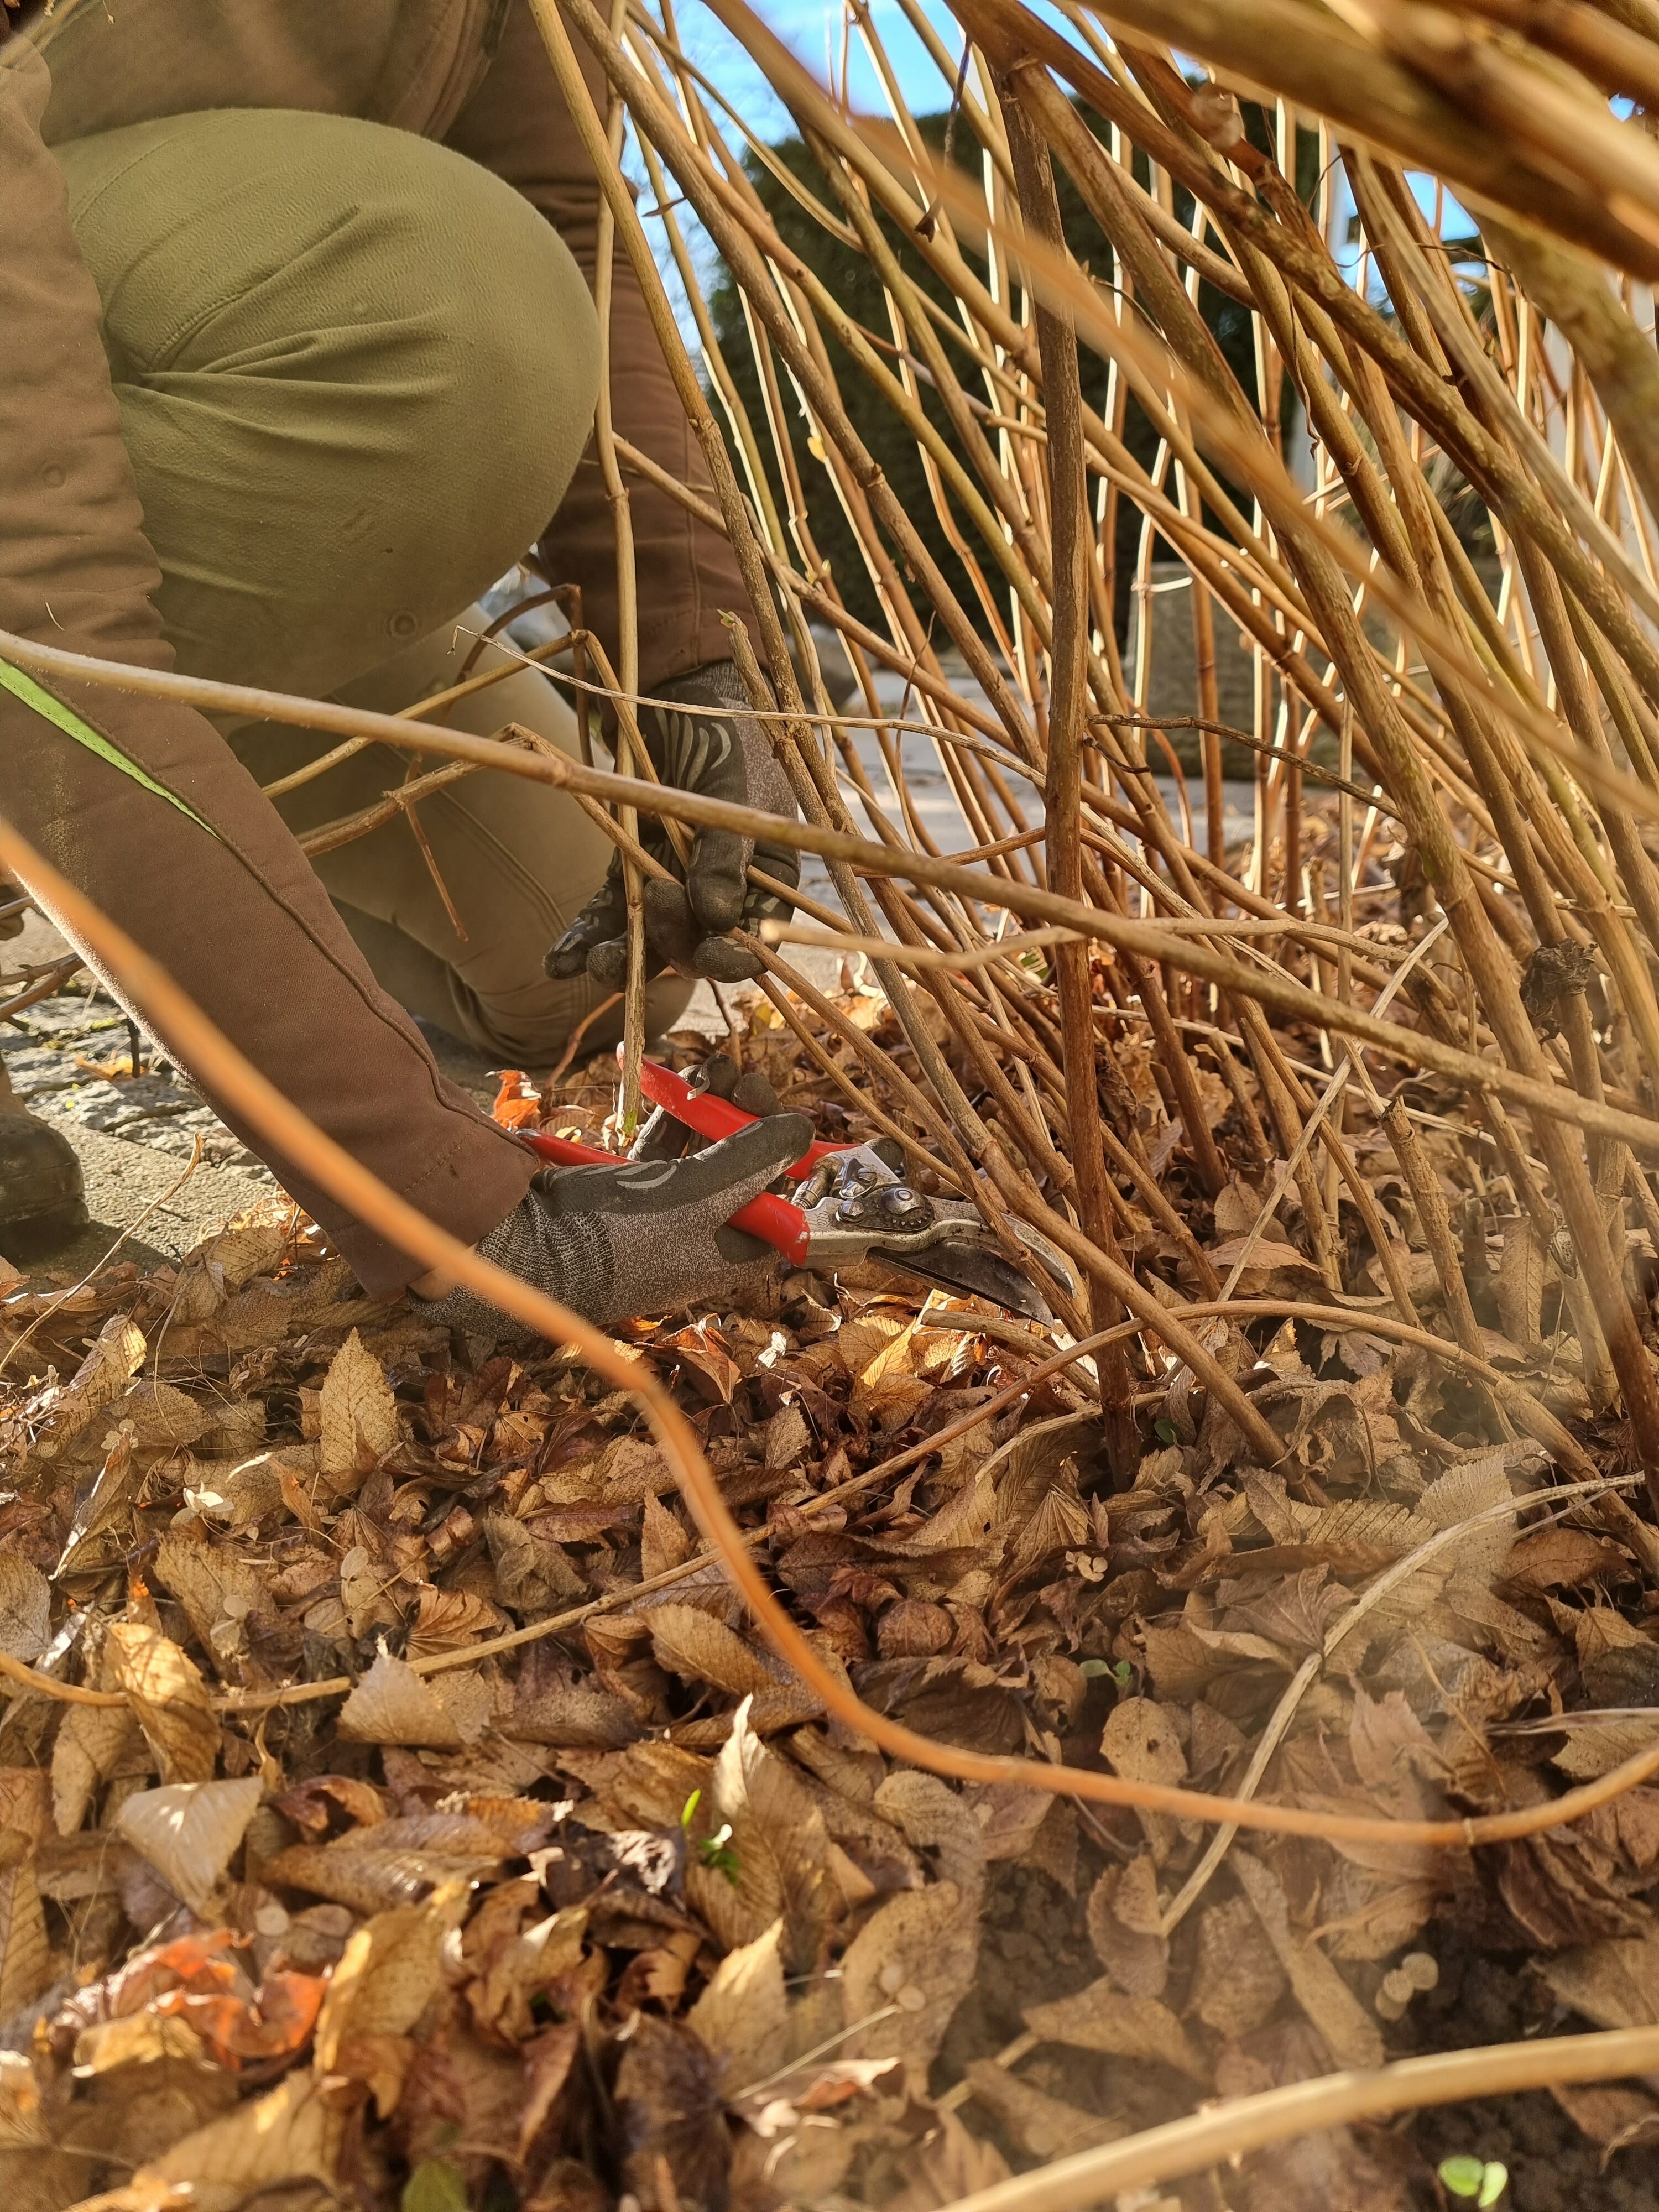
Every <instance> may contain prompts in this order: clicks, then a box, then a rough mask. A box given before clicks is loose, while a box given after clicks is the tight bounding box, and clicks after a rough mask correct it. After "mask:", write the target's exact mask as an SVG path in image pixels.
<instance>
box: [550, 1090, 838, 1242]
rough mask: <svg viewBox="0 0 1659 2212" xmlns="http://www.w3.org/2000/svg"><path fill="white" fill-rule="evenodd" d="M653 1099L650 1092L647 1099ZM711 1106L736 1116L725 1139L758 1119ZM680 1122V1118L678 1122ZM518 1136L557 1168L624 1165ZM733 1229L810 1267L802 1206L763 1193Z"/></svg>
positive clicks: (567, 1144)
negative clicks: (757, 1239) (757, 1238)
mask: <svg viewBox="0 0 1659 2212" xmlns="http://www.w3.org/2000/svg"><path fill="white" fill-rule="evenodd" d="M650 1065H651V1063H650V1061H649V1060H647V1062H646V1066H647V1067H648V1066H650ZM659 1073H661V1074H664V1075H667V1074H668V1070H667V1069H666V1068H663V1069H660V1070H659ZM671 1081H673V1082H676V1083H678V1081H679V1078H678V1076H673V1077H671ZM649 1095H650V1093H649V1090H648V1088H647V1097H649ZM691 1095H692V1097H694V1098H695V1097H697V1096H698V1094H697V1093H696V1092H695V1091H694V1092H692V1094H691ZM658 1103H661V1102H660V1101H659V1102H658ZM708 1103H710V1104H711V1105H715V1106H720V1107H722V1108H724V1109H725V1110H726V1112H727V1113H729V1114H732V1115H735V1116H736V1121H735V1126H734V1127H733V1128H732V1129H726V1130H722V1131H721V1132H720V1134H721V1135H722V1136H732V1135H734V1134H735V1133H736V1131H737V1130H738V1129H741V1128H744V1127H746V1126H747V1124H748V1123H749V1122H750V1121H752V1120H753V1119H754V1116H753V1115H751V1114H745V1113H744V1112H742V1111H741V1109H738V1107H735V1106H727V1105H726V1101H725V1100H724V1099H723V1098H715V1099H711V1100H710V1101H709V1102H708ZM669 1110H670V1112H673V1110H674V1109H672V1108H670V1109H669ZM678 1118H679V1116H678V1115H676V1119H677V1120H678ZM692 1126H694V1127H695V1126H696V1125H695V1124H693V1125H692ZM698 1134H699V1135H700V1136H709V1135H712V1134H713V1132H712V1131H710V1130H708V1129H699V1130H698ZM518 1136H519V1142H520V1144H521V1145H527V1146H529V1147H530V1150H531V1151H532V1152H535V1153H536V1154H538V1157H539V1158H542V1159H544V1160H550V1161H552V1162H553V1164H554V1165H555V1166H556V1167H562V1168H614V1167H617V1166H620V1165H621V1162H620V1161H619V1160H618V1158H617V1155H616V1153H615V1152H599V1150H598V1149H597V1148H596V1147H595V1146H592V1145H579V1144H578V1143H577V1142H576V1140H575V1139H574V1137H550V1136H549V1135H548V1134H547V1133H546V1132H545V1131H544V1130H541V1129H520V1131H519V1133H518ZM823 1149H824V1150H826V1151H829V1152H834V1151H835V1150H836V1146H833V1145H831V1146H825V1147H823ZM790 1172H791V1173H792V1174H797V1173H798V1174H804V1173H805V1169H792V1170H790ZM732 1228H733V1229H741V1230H743V1231H745V1232H746V1234H747V1235H749V1236H750V1237H759V1238H760V1240H761V1242H762V1243H763V1244H769V1245H770V1246H771V1247H772V1249H773V1250H774V1251H775V1252H781V1253H782V1255H783V1256H784V1258H785V1259H786V1260H787V1261H789V1263H790V1265H791V1266H792V1267H805V1265H806V1252H807V1246H808V1244H809V1243H810V1242H811V1238H810V1235H809V1232H808V1230H807V1226H806V1216H805V1214H804V1213H803V1212H801V1210H800V1208H799V1206H791V1205H790V1203H789V1201H788V1200H787V1198H778V1197H775V1195H774V1194H773V1193H772V1192H770V1191H769V1190H763V1192H762V1193H761V1194H760V1196H759V1197H758V1198H751V1199H750V1201H749V1203H748V1205H747V1206H739V1207H738V1210H737V1212H735V1213H734V1214H733V1215H732Z"/></svg>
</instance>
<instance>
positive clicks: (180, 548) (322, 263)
mask: <svg viewBox="0 0 1659 2212" xmlns="http://www.w3.org/2000/svg"><path fill="white" fill-rule="evenodd" d="M55 152H56V155H57V158H58V161H59V163H60V165H61V167H62V168H63V170H64V173H65V175H66V177H67V179H68V183H69V189H70V219H71V222H72V223H73V226H74V230H75V234H76V242H77V244H78V245H79V246H80V249H81V252H82V256H83V258H84V259H85V261H86V264H87V266H88V269H89V270H90V272H91V274H92V276H93V278H94V283H96V285H97V288H98V291H99V295H100V300H101V301H102V306H103V313H104V342H105V349H106V353H107V355H108V356H109V361H110V364H111V368H112V375H113V378H114V382H115V387H116V392H117V396H118V400H119V404H120V409H121V420H122V431H123V437H124V441H125V445H126V447H127V450H128V453H129V454H130V456H131V461H132V465H133V468H134V471H135V473H136V476H137V485H138V492H139V496H140V498H141V500H142V501H143V511H144V520H145V526H146V530H147V532H148V534H149V538H150V541H151V544H153V546H154V547H155V553H156V556H157V558H158V559H159V561H160V563H161V570H162V577H163V580H162V584H161V590H160V592H158V594H157V595H156V600H155V604H156V606H157V608H158V610H159V611H160V613H161V617H162V619H163V622H164V623H165V625H166V628H167V635H168V637H169V639H170V640H171V641H172V643H173V646H174V648H175V650H176V652H177V655H178V665H179V668H180V669H181V670H182V671H185V672H186V673H188V674H191V675H199V676H210V677H214V678H220V679H222V680H224V681H228V682H232V683H240V684H257V685H261V686H265V687H269V688H272V689H276V690H286V691H298V692H302V693H306V694H308V695H310V696H332V697H335V698H338V699H341V700H344V701H347V702H350V703H353V704H356V705H360V706H364V707H369V708H375V709H377V710H378V711H380V712H382V713H397V712H398V711H399V710H401V709H404V708H409V707H410V706H413V705H415V704H416V702H418V701H419V700H421V699H422V698H424V697H426V696H429V695H430V694H431V693H433V692H435V691H437V690H442V689H443V688H445V687H446V686H447V684H451V683H453V681H455V680H456V678H457V676H458V675H459V671H460V667H461V665H462V662H463V660H464V659H465V655H466V653H467V652H468V651H469V649H470V648H471V645H472V644H473V642H474V640H475V637H476V635H477V630H478V629H480V628H481V627H482V626H483V617H482V616H481V615H480V613H479V611H478V610H477V606H476V604H475V603H476V601H477V599H478V597H479V595H480V594H481V593H482V592H484V591H485V590H486V589H487V588H488V587H489V586H490V585H491V584H492V583H494V582H495V580H496V579H497V578H499V577H500V576H501V574H504V573H505V572H506V571H507V569H509V568H511V567H512V566H513V563H514V562H516V561H518V560H519V559H520V556H522V555H523V553H524V552H525V550H526V548H527V547H528V546H529V545H530V544H532V542H533V541H534V540H535V539H537V538H538V537H539V536H541V534H542V533H543V532H544V530H545V529H546V526H547V520H548V517H549V516H550V515H551V514H554V513H555V512H556V509H557V507H558V506H559V503H560V501H561V500H562V498H563V496H564V493H565V490H566V488H567V486H568V483H569V482H570V478H571V476H572V473H573V471H574V470H575V468H576V466H577V465H578V462H579V460H580V456H581V454H582V451H583V448H584V447H585V445H586V441H587V439H588V436H589V433H590V430H591V428H592V416H593V409H594V404H595V400H596V397H597V392H598V385H599V335H598V327H597V324H596V321H595V318H594V314H593V309H592V301H591V299H590V296H589V294H588V290H587V287H586V283H585V282H584V280H583V277H582V276H581V273H580V270H578V268H577V267H576V264H575V263H574V260H573V259H572V258H571V257H570V255H569V253H568V252H567V251H566V249H565V247H564V246H562V243H561V242H560V240H559V239H558V238H557V237H556V234H555V233H554V232H553V230H552V229H551V228H550V226H549V225H548V224H547V222H545V221H544V219H543V218H542V216H540V215H538V213H537V212H536V210H534V209H533V208H532V206H531V205H530V204H529V203H528V201H526V199H524V198H523V197H521V196H520V194H519V193H517V192H516V191H513V189H512V187H511V186H509V185H507V184H505V183H503V182H502V181H501V179H499V178H497V177H495V176H494V175H492V174H491V173H489V171H488V170H486V169H484V168H483V167H480V166H479V165H478V164H477V163H475V162H473V161H468V160H466V159H465V157H464V156H462V155H459V154H457V153H454V152H453V151H451V150H450V149H447V148H445V147H442V146H439V145H435V144H433V143H430V142H429V141H427V140H424V139H422V138H418V137H414V136H413V135H411V134H410V133H408V132H405V131H393V130H390V129H387V128H385V127H383V126H382V125H378V124H373V123H365V122H361V121H357V120H356V119H353V118H345V117H340V116H333V115H324V114H316V113H310V112H286V111H282V110H266V109H247V110H241V109H239V110H222V111H216V112H207V113H196V114H189V115H181V116H176V117H170V118H162V119H160V120H158V121H155V122H149V123H143V124H137V125H132V126H131V127H130V128H127V129H125V130H121V131H109V132H106V133H104V134H102V135H100V136H98V137H88V138H82V139H79V140H76V141H72V142H70V143H68V144H64V145H61V146H59V147H58V148H57V149H55ZM550 334H552V336H553V337H554V340H555V342H554V343H550V342H549V341H550ZM491 666H495V667H501V668H504V669H507V670H508V671H510V672H508V673H507V675H506V676H505V678H504V679H503V681H502V682H501V684H499V685H497V686H494V687H491V688H490V689H489V690H483V691H482V692H477V693H475V694H473V695H472V696H470V697H469V698H467V699H466V700H465V701H463V702H459V703H458V704H457V705H456V706H455V707H454V708H452V709H451V710H450V712H449V716H448V720H449V726H452V727H454V728H457V729H461V730H466V731H470V732H475V733H479V734H484V735H488V734H489V733H490V732H493V731H495V730H497V729H499V728H501V726H503V725H504V724H505V723H507V722H508V721H516V722H520V723H522V724H524V725H525V726H527V727H529V728H531V729H533V730H535V731H537V732H539V733H540V734H541V735H543V736H544V737H546V738H550V740H551V741H552V742H553V743H555V744H559V745H562V746H564V747H566V748H570V747H572V746H574V718H573V716H572V714H571V713H570V710H569V708H568V706H567V705H566V703H565V702H564V701H563V700H562V698H561V697H560V696H559V694H558V693H557V691H556V690H555V688H554V686H553V684H551V683H550V681H549V680H548V678H546V677H544V675H542V674H541V673H540V672H539V671H538V670H535V669H533V668H530V667H526V666H524V665H515V659H514V656H513V654H512V653H510V652H508V651H506V650H504V649H502V648H501V647H487V648H486V649H485V654H484V657H483V659H482V660H480V661H479V662H478V663H477V666H476V667H475V669H474V671H473V672H474V673H477V672H478V670H479V669H482V668H488V667H491ZM222 726H223V727H225V728H226V730H227V733H228V742H229V743H230V744H232V745H233V747H234V750H235V752H236V753H237V755H238V756H239V757H240V759H241V760H242V761H243V763H245V765H246V767H247V768H248V769H250V770H251V771H252V774H253V775H254V777H255V778H256V780H257V781H258V782H260V783H261V784H264V785H270V784H272V783H275V782H277V781H283V780H286V779H288V778H289V777H291V776H293V775H295V773H296V772H298V771H300V770H301V769H303V768H304V767H305V766H306V765H307V763H310V762H311V761H313V760H314V759H316V758H318V757H320V755H321V754H323V753H324V752H325V751H327V750H331V747H332V745H333V744H334V742H335V741H334V740H332V739H329V738H319V737H318V736H316V735H314V734H313V733H312V732H306V731H303V730H299V729H296V728H295V727H293V726H289V725H278V724H274V723H257V724H243V725H240V726H238V725H235V724H226V725H222ZM432 764H433V763H430V762H429V761H425V762H422V763H420V765H422V766H428V765H432ZM409 768H410V763H409V760H408V759H407V758H405V757H401V756H399V755H398V753H397V752H396V751H394V750H389V749H387V748H386V747H382V746H374V747H371V748H368V749H366V750H363V751H361V752H359V753H356V754H355V755H353V756H352V757H350V758H349V760H347V761H345V762H343V763H339V764H337V765H336V766H334V767H331V768H330V769H326V770H325V771H324V772H323V773H322V774H320V775H318V776H316V777H314V778H313V779H312V780H310V781H305V782H302V783H301V784H299V785H298V786H297V787H294V788H292V789H291V790H289V792H287V793H283V794H281V795H279V796H278V797H277V799H276V805H277V806H278V808H279V810H280V811H281V812H282V814H283V817H284V818H285V819H286V820H287V822H288V823H289V825H290V827H291V828H293V829H295V831H296V833H298V834H299V835H300V836H301V838H302V839H303V838H304V837H305V836H306V834H307V832H310V831H315V830H316V829H319V828H320V827H321V826H323V825H325V824H326V823H334V822H338V821H340V820H342V819H343V817H349V816H350V815H353V814H356V813H357V812H359V811H361V810H362V809H363V808H364V807H366V806H368V805H372V804H373V803H374V800H376V799H379V798H380V796H381V794H382V793H385V792H386V791H387V790H388V789H391V788H393V787H396V786H397V785H398V784H399V783H401V782H402V781H404V778H405V775H407V774H408V772H409ZM417 828H418V834H417ZM423 848H424V849H423ZM609 857H610V848H609V844H608V841H607V840H606V839H605V836H603V834H602V833H601V832H600V831H599V830H597V829H595V828H594V827H593V825H592V823H591V822H590V821H589V819H588V818H587V817H586V816H585V815H584V814H583V813H582V812H581V811H580V808H578V807H577V806H576V805H575V804H574V801H573V800H571V799H568V798H567V797H565V796H563V795H562V794H560V793H556V792H552V791H550V790H549V789H548V788H547V787H545V786H543V785H538V784H532V783H530V782H527V781H523V780H522V779H519V778H515V777H513V776H511V775H499V774H495V773H493V772H490V771H487V770H486V771H479V772H477V773H475V774H473V775H468V776H466V777H464V778H462V779H461V780H460V781H457V782H455V783H453V784H452V785H450V786H448V787H447V788H446V789H444V790H442V791H441V792H439V793H435V794H433V795H432V796H431V797H429V798H427V799H423V800H422V801H421V802H420V805H419V807H418V810H417V822H416V823H411V821H410V818H409V817H408V816H407V814H404V813H400V814H398V816H397V817H394V818H393V819H392V820H391V821H390V822H388V823H385V824H384V825H383V826H382V827H380V828H378V829H374V830H373V831H371V832H370V833H369V834H368V835H367V836H362V837H359V838H356V839H355V840H353V841H352V842H347V843H344V844H341V845H337V846H335V847H334V848H332V849H331V850H329V851H327V852H325V853H321V854H318V855H317V856H316V857H315V858H314V860H313V866H315V868H316V871H317V873H318V875H319V877H320V878H321V880H322V882H323V883H324V884H325V887H326V889H327V890H328V892H329V895H330V896H331V899H332V901H333V902H334V904H335V906H336V908H337V910H338V912H339V913H340V915H341V917H342V919H343V921H344V922H345V923H346V926H347V927H348V928H349V930H350V932H351V933H352V935H353V937H354V938H355V939H356V942H357V944H358V945H359V947H360V948H361V950H362V952H363V953H364V955H365V957H367V959H368V963H369V964H370V966H371V968H372V969H373V970H374V975H375V977H376V979H377V980H378V981H380V983H381V984H382V985H383V987H385V988H386V990H387V991H389V992H390V993H391V994H392V996H393V997H395V998H396V999H398V1000H399V1001H400V1002H401V1003H402V1004H403V1005H404V1006H407V1007H408V1008H409V1009H410V1012H413V1013H416V1014H418V1015H420V1016H422V1018H425V1019H427V1020H428V1021H431V1022H433V1023H435V1024H437V1025H439V1026H440V1027H441V1028H442V1029H444V1030H447V1031H449V1032H450V1033H451V1034H453V1035H455V1036H459V1037H461V1038H463V1039H465V1041H466V1042H469V1043H471V1044H472V1045H474V1046H476V1047H477V1048H479V1049H480V1050H482V1051H483V1052H485V1053H487V1054H489V1055H490V1056H491V1057H493V1058H495V1059H496V1060H498V1061H501V1062H502V1063H506V1062H512V1063H514V1064H519V1065H526V1066H532V1067H534V1066H538V1065H541V1066H544V1065H546V1064H547V1062H548V1061H549V1060H551V1059H553V1058H554V1057H556V1054H558V1052H559V1051H560V1049H561V1048H562V1044H563V1042H564V1041H565V1039H566V1037H567V1036H568V1034H569V1032H570V1030H571V1029H572V1028H573V1026H574V1024H576V1023H578V1022H580V1021H581V1020H582V1019H583V1018H585V1017H586V1015H587V1014H588V1013H589V1012H591V1011H592V1007H593V1006H594V1004H595V1003H596V996H597V994H596V992H595V988H594V987H593V986H592V985H591V984H590V983H589V981H587V979H586V977H579V978H577V979H575V980H574V981H568V982H555V981H551V980H550V979H549V978H548V977H547V976H546V975H544V973H543V970H542V960H543V956H544V953H545V952H546V950H547V948H548V946H549V945H550V944H551V942H552V941H553V939H555V938H556V936H558V935H559V933H561V932H562V930H563V928H564V927H565V926H566V925H567V924H568V922H569V921H571V920H572V919H573V918H574V915H575V914H576V912H577V911H578V910H579V909H580V907H581V905H582V904H583V902H585V901H586V898H587V897H588V896H590V894H591V893H592V891H593V890H596V889H597V888H598V886H599V882H600V880H601V878H602V877H603V875H604V872H605V866H606V865H607V862H608V860H609ZM686 995H687V987H685V986H684V985H682V984H679V983H678V982H676V981H673V980H672V979H670V980H669V981H666V982H665V983H663V984H659V985H657V986H654V987H653V1003H652V1006H651V1007H650V1012H651V1014H652V1016H653V1019H654V1021H655V1022H656V1023H657V1024H658V1025H662V1024H665V1023H666V1022H667V1021H669V1020H671V1018H672V1017H673V1015H674V1013H675V1012H678V1010H679V1008H680V1007H681V1006H683V1005H684V1000H685V998H686ZM609 1026H611V1027H612V1028H614V1027H615V1026H617V1024H616V1021H615V1018H614V1017H613V1018H612V1020H611V1024H609ZM606 1027H607V1024H605V1021H603V1020H602V1021H601V1022H600V1023H599V1024H595V1026H594V1028H593V1030H592V1031H591V1032H590V1036H592V1042H594V1043H595V1044H596V1045H599V1044H602V1043H603V1042H606V1041H607V1040H606V1036H605V1030H606Z"/></svg>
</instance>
